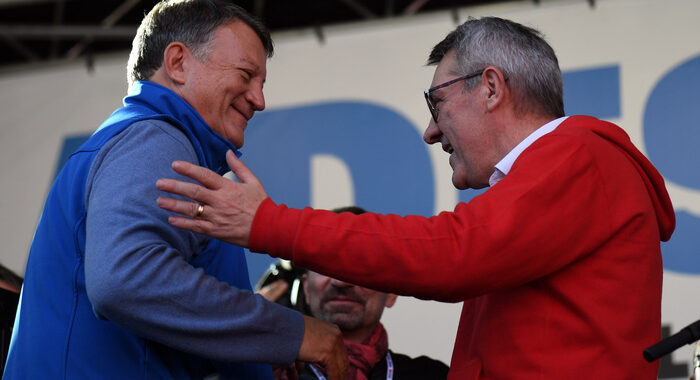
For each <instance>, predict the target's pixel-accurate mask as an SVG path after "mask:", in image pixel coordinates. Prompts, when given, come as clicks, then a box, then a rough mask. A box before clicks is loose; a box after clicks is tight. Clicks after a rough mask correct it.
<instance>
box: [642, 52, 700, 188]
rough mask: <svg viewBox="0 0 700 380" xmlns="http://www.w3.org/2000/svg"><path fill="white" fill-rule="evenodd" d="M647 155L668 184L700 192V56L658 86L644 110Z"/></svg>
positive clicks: (672, 72)
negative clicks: (699, 160) (699, 153)
mask: <svg viewBox="0 0 700 380" xmlns="http://www.w3.org/2000/svg"><path fill="white" fill-rule="evenodd" d="M644 144H645V145H646V151H647V155H648V156H649V159H650V160H651V161H652V162H653V163H654V165H655V166H656V167H657V168H658V169H659V171H661V172H662V173H663V175H664V177H666V179H667V180H669V181H672V182H674V183H675V184H678V185H681V186H685V187H689V188H692V189H700V171H698V168H697V165H698V147H699V146H700V56H697V57H694V58H692V59H690V60H688V61H686V62H684V63H682V64H680V65H679V66H677V67H675V68H673V69H672V70H671V71H669V72H668V73H667V74H666V75H664V76H663V77H662V78H661V80H660V81H659V82H658V83H657V84H656V86H655V87H654V89H653V90H652V91H651V94H650V95H649V99H648V100H647V104H646V107H645V109H644Z"/></svg>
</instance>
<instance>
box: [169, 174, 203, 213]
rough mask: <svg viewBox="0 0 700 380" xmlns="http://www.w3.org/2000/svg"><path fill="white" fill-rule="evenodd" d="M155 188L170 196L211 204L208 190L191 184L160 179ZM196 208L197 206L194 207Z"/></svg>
mask: <svg viewBox="0 0 700 380" xmlns="http://www.w3.org/2000/svg"><path fill="white" fill-rule="evenodd" d="M156 188H157V189H158V190H161V191H165V192H168V193H172V194H177V195H181V196H183V197H187V198H190V199H193V200H195V201H199V202H204V203H207V204H209V203H211V202H210V200H211V199H210V197H209V195H210V193H209V191H210V190H208V189H206V188H204V187H202V186H200V185H198V184H196V183H191V182H185V181H178V180H176V179H170V178H160V179H159V180H158V181H156ZM195 207H197V206H195ZM190 215H194V214H190Z"/></svg>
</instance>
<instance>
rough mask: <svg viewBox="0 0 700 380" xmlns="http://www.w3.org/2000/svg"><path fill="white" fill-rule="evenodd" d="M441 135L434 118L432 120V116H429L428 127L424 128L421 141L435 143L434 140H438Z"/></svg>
mask: <svg viewBox="0 0 700 380" xmlns="http://www.w3.org/2000/svg"><path fill="white" fill-rule="evenodd" d="M441 135H442V133H441V132H440V129H439V128H438V126H437V123H436V122H435V120H433V118H430V122H429V123H428V127H427V128H426V129H425V132H423V141H425V143H426V144H435V143H436V142H439V141H440V136H441Z"/></svg>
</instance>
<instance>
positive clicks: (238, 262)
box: [3, 0, 347, 380]
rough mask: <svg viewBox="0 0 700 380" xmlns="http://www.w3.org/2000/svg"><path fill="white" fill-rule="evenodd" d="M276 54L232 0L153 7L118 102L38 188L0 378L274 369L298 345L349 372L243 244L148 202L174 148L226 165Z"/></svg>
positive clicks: (247, 373) (319, 325)
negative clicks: (171, 218) (274, 289)
mask: <svg viewBox="0 0 700 380" xmlns="http://www.w3.org/2000/svg"><path fill="white" fill-rule="evenodd" d="M272 53H273V46H272V40H271V38H270V35H269V33H268V31H267V30H266V28H265V27H264V26H263V25H262V24H261V23H260V22H258V21H257V20H255V19H253V18H252V17H251V16H250V15H249V14H248V13H247V12H246V11H244V10H243V9H242V8H240V7H238V6H236V5H234V4H232V3H230V2H227V1H222V0H179V1H178V0H175V1H162V2H160V3H158V4H157V5H156V6H155V7H154V8H153V9H152V10H151V11H150V12H149V13H148V15H147V16H146V17H145V18H144V20H143V22H142V23H141V25H140V27H139V29H138V31H137V35H136V37H135V39H134V42H133V49H132V52H131V55H130V57H129V62H128V70H127V71H128V82H129V93H128V95H127V96H126V98H125V99H124V107H122V108H120V109H118V110H116V111H115V112H114V113H113V114H112V115H111V116H110V117H109V118H108V119H107V120H106V121H105V122H104V123H103V124H102V125H101V126H100V127H99V128H98V129H97V131H96V132H95V133H94V134H93V135H92V136H91V137H90V139H89V140H88V141H87V142H86V143H85V144H84V145H83V146H81V147H80V148H79V149H78V150H77V151H76V152H74V153H73V154H72V155H71V157H70V158H69V159H68V161H67V163H66V165H65V167H64V168H63V169H62V170H61V172H60V173H59V174H58V176H57V178H56V180H55V182H54V184H53V186H52V188H51V191H50V193H49V195H48V199H47V200H46V205H45V208H44V211H43V214H42V216H41V219H40V221H39V225H38V227H37V230H36V233H35V236H34V240H33V242H32V246H31V250H30V253H29V259H28V263H27V270H26V273H25V282H24V287H23V290H22V296H21V304H20V308H19V311H18V318H17V322H16V324H15V327H14V335H13V338H12V345H11V349H10V354H9V357H8V362H7V366H6V367H5V372H4V377H3V378H4V379H188V380H189V379H201V378H204V377H206V376H209V375H210V374H212V373H216V374H218V375H219V377H220V378H222V379H271V378H272V369H271V367H270V365H269V364H285V365H286V364H289V363H292V362H294V360H295V359H298V360H306V361H312V362H321V363H323V364H324V365H325V366H327V367H328V368H329V370H330V376H329V377H333V378H334V379H341V378H342V377H343V376H344V372H345V366H346V365H347V364H346V363H347V355H346V353H345V348H344V346H343V344H342V336H341V335H340V331H339V330H338V329H337V327H335V326H332V325H330V324H328V323H325V322H321V321H318V320H314V319H313V318H309V317H306V316H302V315H301V314H299V313H297V312H295V311H293V310H290V309H288V308H284V307H282V306H280V305H276V304H274V303H272V302H269V301H267V300H265V299H263V298H262V297H261V296H257V295H254V294H253V293H252V292H251V287H250V280H249V278H248V272H247V265H246V261H245V256H244V253H243V250H242V248H241V247H238V246H234V245H230V244H227V243H224V242H222V241H219V240H216V239H211V238H208V237H206V236H203V235H199V234H196V233H190V232H185V231H183V230H178V229H175V228H173V227H172V226H170V225H169V224H168V222H167V217H168V215H167V213H165V212H162V211H161V210H159V208H158V207H157V206H155V204H154V202H155V199H156V198H157V197H158V196H159V193H158V192H157V191H154V186H153V184H154V183H155V181H156V179H157V178H159V177H162V176H164V175H171V174H172V170H171V168H170V166H171V162H172V161H173V160H176V159H177V160H184V161H187V162H192V163H197V164H199V165H203V166H205V167H207V168H209V169H211V170H214V171H216V172H217V173H219V174H223V173H224V172H226V171H227V168H226V165H225V162H224V155H225V152H226V151H227V150H232V151H235V152H238V149H239V148H241V147H242V146H243V140H244V138H243V133H244V131H245V129H246V126H247V123H248V120H249V119H250V118H251V117H253V114H254V113H255V112H257V111H262V110H263V109H264V108H265V99H264V96H263V83H264V82H265V78H266V64H267V58H269V57H270V56H271V55H272ZM181 178H182V177H181ZM202 212H203V211H202V210H200V212H199V215H198V216H201V215H202Z"/></svg>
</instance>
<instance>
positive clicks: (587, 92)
mask: <svg viewBox="0 0 700 380" xmlns="http://www.w3.org/2000/svg"><path fill="white" fill-rule="evenodd" d="M562 76H563V78H564V110H565V111H566V114H567V115H590V116H595V117H597V118H599V119H611V118H616V117H619V116H620V66H618V65H612V66H605V67H598V68H593V69H585V70H571V71H566V72H564V73H563V74H562Z"/></svg>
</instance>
